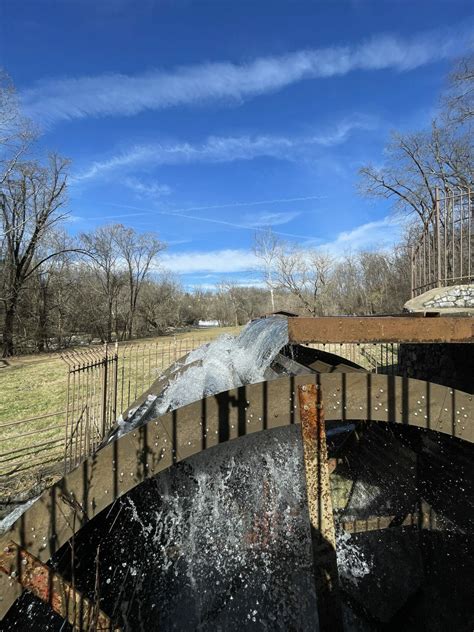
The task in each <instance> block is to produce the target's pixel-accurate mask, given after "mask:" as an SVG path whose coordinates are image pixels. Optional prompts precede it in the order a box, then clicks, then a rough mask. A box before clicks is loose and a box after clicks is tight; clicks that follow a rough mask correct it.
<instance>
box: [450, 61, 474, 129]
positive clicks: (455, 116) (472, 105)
mask: <svg viewBox="0 0 474 632" xmlns="http://www.w3.org/2000/svg"><path fill="white" fill-rule="evenodd" d="M445 108H446V111H447V113H448V118H449V119H450V120H451V121H454V122H455V123H461V124H462V123H466V122H468V121H471V120H472V118H473V117H474V54H471V55H468V56H467V57H464V58H463V59H461V60H460V61H459V62H458V64H457V66H456V68H455V69H454V71H453V72H452V73H451V75H450V77H449V91H448V94H447V96H446V98H445Z"/></svg>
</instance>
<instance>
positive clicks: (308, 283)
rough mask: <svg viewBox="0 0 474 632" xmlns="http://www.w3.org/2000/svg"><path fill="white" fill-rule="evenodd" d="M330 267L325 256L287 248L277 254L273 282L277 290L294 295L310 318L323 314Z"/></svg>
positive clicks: (325, 307)
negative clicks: (276, 285) (274, 281)
mask: <svg viewBox="0 0 474 632" xmlns="http://www.w3.org/2000/svg"><path fill="white" fill-rule="evenodd" d="M333 263H334V262H333V258H332V257H331V255H329V254H327V253H324V252H319V251H316V250H304V249H302V248H297V247H293V246H288V245H286V247H281V248H279V250H278V251H277V254H276V266H275V280H276V283H277V284H278V288H280V289H282V290H285V291H287V292H290V293H291V294H292V295H294V296H295V297H296V298H297V299H298V301H299V303H300V305H301V306H302V307H303V308H304V309H305V310H306V311H307V312H309V314H311V315H312V316H316V315H318V314H323V313H325V312H326V311H327V302H326V304H325V300H324V299H325V298H326V299H327V298H328V294H327V290H328V286H329V283H330V280H331V270H332V267H333Z"/></svg>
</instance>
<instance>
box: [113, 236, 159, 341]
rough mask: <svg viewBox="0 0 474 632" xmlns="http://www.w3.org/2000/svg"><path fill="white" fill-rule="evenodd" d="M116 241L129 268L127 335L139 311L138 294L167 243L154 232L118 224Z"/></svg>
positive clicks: (129, 335) (131, 331)
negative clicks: (152, 265) (140, 231)
mask: <svg viewBox="0 0 474 632" xmlns="http://www.w3.org/2000/svg"><path fill="white" fill-rule="evenodd" d="M115 241H116V243H117V248H118V250H119V252H120V255H121V256H122V257H123V259H124V262H125V267H126V270H127V280H128V291H129V313H128V319H127V320H128V322H127V335H128V338H131V337H132V335H133V325H134V319H135V314H136V311H137V303H138V296H139V294H140V291H141V288H142V285H143V282H144V280H145V279H146V277H147V275H148V273H149V270H150V266H151V264H152V263H153V261H154V259H155V258H156V256H157V255H158V253H159V252H161V251H162V250H164V248H165V244H164V243H163V242H161V241H159V240H158V238H157V237H156V235H154V234H153V233H142V234H139V233H137V232H136V231H135V230H134V229H133V228H126V227H125V226H122V225H117V227H116V232H115Z"/></svg>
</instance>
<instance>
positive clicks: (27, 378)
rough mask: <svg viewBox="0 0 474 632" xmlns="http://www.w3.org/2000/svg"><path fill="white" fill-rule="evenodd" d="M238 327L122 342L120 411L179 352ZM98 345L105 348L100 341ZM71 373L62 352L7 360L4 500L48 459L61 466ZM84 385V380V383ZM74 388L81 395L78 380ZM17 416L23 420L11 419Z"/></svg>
mask: <svg viewBox="0 0 474 632" xmlns="http://www.w3.org/2000/svg"><path fill="white" fill-rule="evenodd" d="M239 331H240V328H239V327H226V328H224V327H215V328H209V329H196V330H192V331H186V332H183V333H180V334H177V335H175V336H161V337H157V338H146V339H142V340H134V341H133V342H131V343H124V344H122V345H119V354H118V355H119V360H120V361H119V365H118V366H119V375H118V391H119V392H118V408H119V411H118V412H121V411H122V409H125V408H127V406H128V403H131V402H132V401H134V400H135V399H136V398H137V397H138V396H140V395H141V393H142V392H143V391H144V390H146V389H147V388H148V387H149V386H150V384H151V383H152V382H153V381H154V379H156V377H158V375H159V373H160V372H161V371H162V370H164V369H166V368H167V367H168V366H169V365H170V364H172V363H173V362H174V361H175V360H176V359H178V358H179V357H180V356H181V355H183V354H184V353H186V352H189V351H190V350H192V349H194V348H196V347H198V346H200V345H202V344H205V343H206V342H209V341H211V340H214V339H215V338H217V337H218V336H221V335H223V334H236V333H238V332H239ZM94 349H95V350H96V351H98V352H101V348H100V347H94ZM71 351H72V350H68V352H69V353H70V352H71ZM76 351H77V352H78V353H81V352H84V351H85V349H84V347H80V348H78V349H76ZM67 375H68V367H67V365H66V363H65V362H64V360H63V359H62V358H61V357H60V355H59V354H41V355H34V356H32V355H29V356H19V357H15V358H12V359H11V360H10V359H9V360H8V361H3V366H1V368H0V445H1V447H0V478H3V480H2V481H0V502H1V500H2V497H3V498H4V497H5V494H7V495H10V494H11V492H12V487H11V486H12V484H13V488H17V487H18V485H19V487H20V489H23V488H24V487H25V486H26V487H28V486H31V478H32V476H33V477H34V476H37V474H38V471H39V470H40V469H41V470H44V471H46V470H45V468H44V467H43V466H45V465H48V464H50V467H53V470H54V471H56V470H57V463H58V461H60V460H61V459H62V458H63V455H64V438H65V420H66V415H65V409H66V405H67V403H66V400H67ZM84 385H85V382H83V383H82V388H84ZM75 388H76V395H77V383H76V385H75ZM87 388H89V386H88V385H87ZM52 413H54V414H52ZM43 415H44V417H43V418H41V416H43ZM38 417H39V418H38ZM17 420H21V422H20V423H12V422H16V421H17ZM51 464H52V465H51ZM13 479H14V480H13ZM20 479H21V480H22V482H20ZM5 486H6V487H7V488H8V489H6V487H5Z"/></svg>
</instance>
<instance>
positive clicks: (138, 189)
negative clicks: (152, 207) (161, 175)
mask: <svg viewBox="0 0 474 632" xmlns="http://www.w3.org/2000/svg"><path fill="white" fill-rule="evenodd" d="M122 184H124V185H125V186H126V187H128V188H129V189H131V190H132V191H133V192H134V193H135V194H136V195H137V197H151V198H157V197H162V196H163V195H170V193H171V188H170V187H169V186H168V185H166V184H159V183H158V182H143V181H142V180H139V179H138V178H134V177H129V178H125V179H124V180H122Z"/></svg>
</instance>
